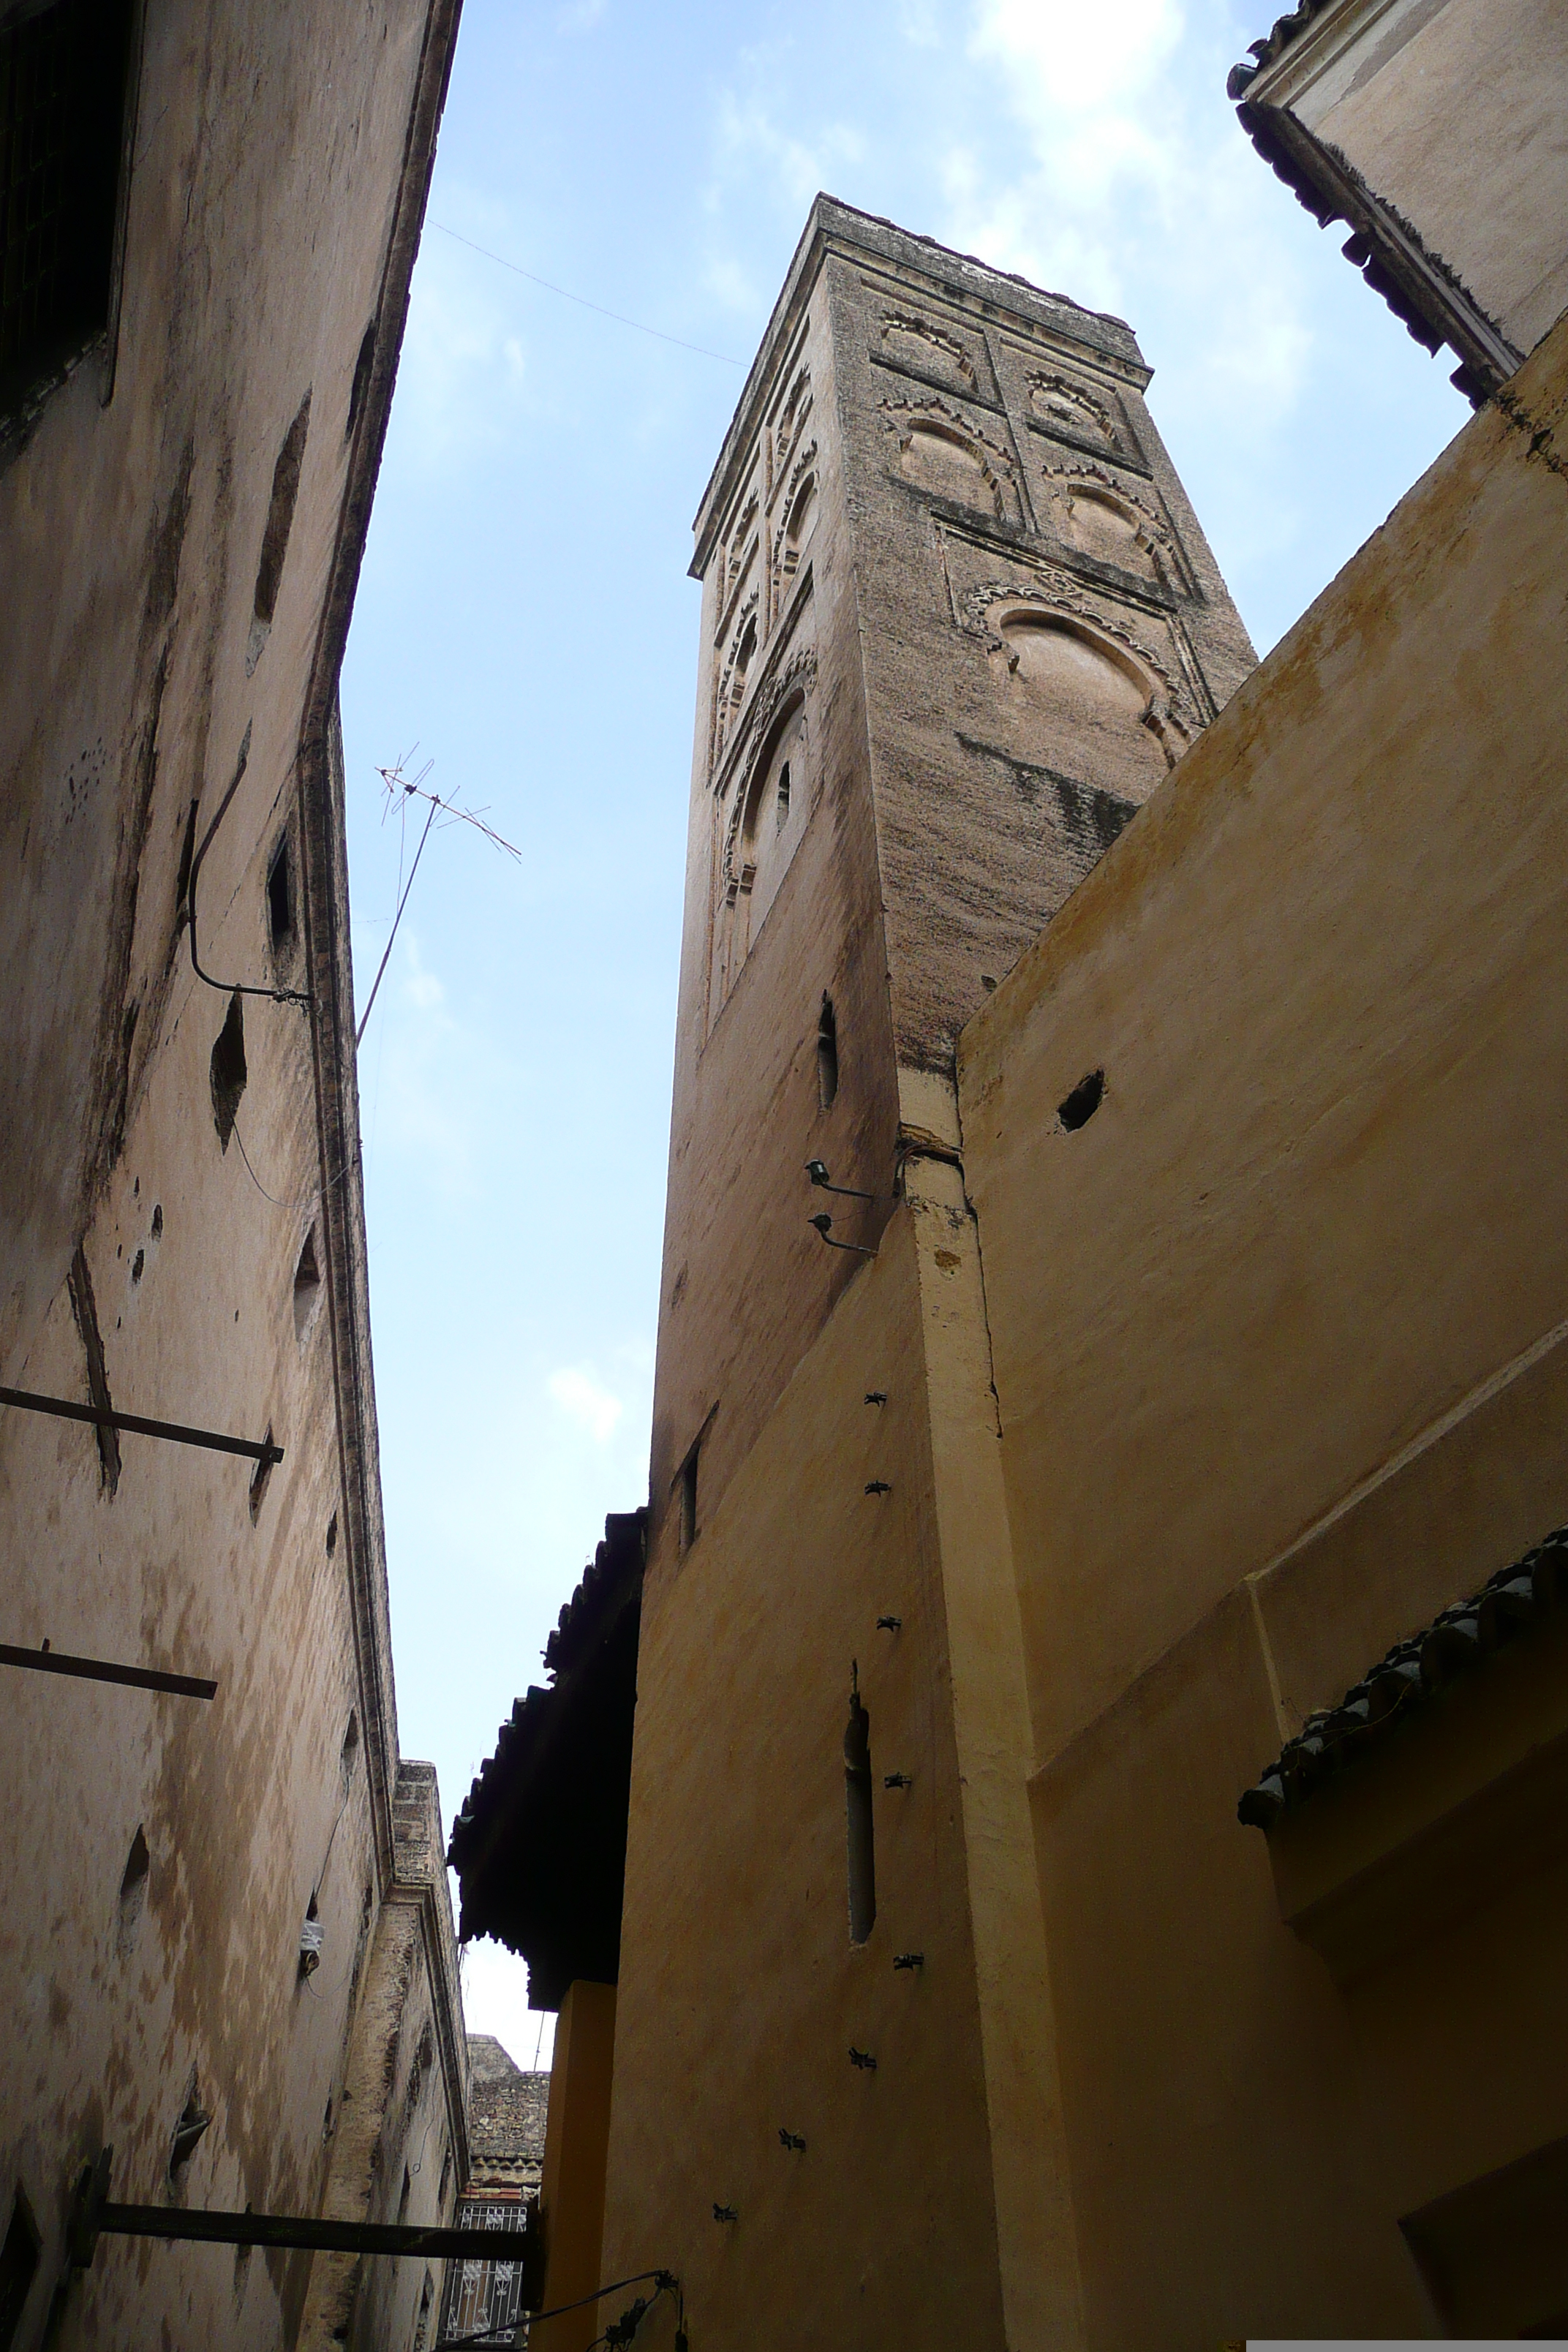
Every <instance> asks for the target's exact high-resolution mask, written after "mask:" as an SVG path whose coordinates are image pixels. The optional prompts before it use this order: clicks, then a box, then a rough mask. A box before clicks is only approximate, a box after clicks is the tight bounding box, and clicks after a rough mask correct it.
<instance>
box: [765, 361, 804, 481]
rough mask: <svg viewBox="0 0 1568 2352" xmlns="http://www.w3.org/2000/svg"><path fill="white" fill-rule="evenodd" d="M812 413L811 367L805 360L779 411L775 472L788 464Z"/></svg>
mask: <svg viewBox="0 0 1568 2352" xmlns="http://www.w3.org/2000/svg"><path fill="white" fill-rule="evenodd" d="M810 414H811V369H810V367H809V365H807V364H806V363H805V362H802V364H801V365H800V366H799V367H798V368H797V369H796V371H795V374H794V376H793V377H792V378H791V379H790V388H789V392H788V394H787V395H786V397H785V400H784V406H783V407H782V408H781V410H780V411H779V420H778V425H777V428H776V430H775V433H774V438H773V468H774V472H775V474H776V473H782V472H783V471H784V467H785V466H787V465H788V463H789V453H790V451H791V450H792V449H793V448H794V446H795V441H796V439H797V438H798V436H799V434H800V430H801V427H802V426H803V425H805V420H806V418H807V416H808V415H810Z"/></svg>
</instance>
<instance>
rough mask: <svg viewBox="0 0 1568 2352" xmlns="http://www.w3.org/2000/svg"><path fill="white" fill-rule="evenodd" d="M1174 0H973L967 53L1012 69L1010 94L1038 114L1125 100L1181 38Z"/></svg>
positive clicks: (1080, 108)
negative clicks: (1092, 2)
mask: <svg viewBox="0 0 1568 2352" xmlns="http://www.w3.org/2000/svg"><path fill="white" fill-rule="evenodd" d="M1182 31H1183V23H1182V12H1181V10H1180V8H1179V7H1178V6H1177V5H1175V0H1096V5H1093V6H1092V7H1090V6H1086V5H1085V0H979V5H978V6H977V8H976V10H975V21H974V29H973V35H972V36H971V40H970V52H971V55H972V56H974V57H978V58H986V57H990V58H996V59H998V60H999V61H1000V63H1001V64H1002V65H1003V66H1004V67H1005V68H1006V70H1007V71H1008V72H1009V73H1010V74H1011V75H1012V76H1013V78H1014V79H1013V95H1014V98H1015V101H1016V103H1017V104H1019V105H1020V106H1021V107H1023V108H1026V109H1027V110H1031V111H1033V112H1035V113H1037V114H1038V115H1041V116H1046V115H1053V116H1054V115H1056V114H1058V113H1073V112H1085V111H1088V110H1091V109H1098V108H1104V107H1105V106H1106V105H1107V104H1108V103H1109V102H1110V101H1111V100H1116V99H1118V98H1121V99H1122V100H1125V98H1126V97H1127V95H1128V93H1129V92H1130V91H1131V90H1133V89H1141V88H1142V87H1143V86H1145V85H1146V84H1147V83H1148V82H1149V81H1151V80H1152V79H1153V78H1154V76H1155V75H1156V74H1157V73H1158V72H1159V70H1160V68H1161V67H1163V65H1164V64H1165V62H1166V61H1167V59H1168V58H1170V56H1171V53H1172V52H1173V49H1174V47H1175V46H1176V43H1177V42H1178V41H1179V40H1180V39H1181V37H1182Z"/></svg>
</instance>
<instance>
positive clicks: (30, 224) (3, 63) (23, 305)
mask: <svg viewBox="0 0 1568 2352" xmlns="http://www.w3.org/2000/svg"><path fill="white" fill-rule="evenodd" d="M130 35H131V9H130V5H129V0H0V413H3V412H6V411H10V410H13V409H15V408H16V407H19V406H20V405H21V404H22V403H23V402H24V401H25V400H26V396H27V394H29V393H30V392H32V391H33V390H34V389H35V388H36V387H37V385H38V384H39V383H42V382H44V381H45V380H46V379H47V377H48V376H49V375H50V374H51V373H53V372H54V371H55V370H56V369H57V368H60V367H63V366H64V365H66V363H67V362H68V361H70V360H72V359H74V358H75V357H76V356H77V354H78V353H79V352H80V351H82V350H83V349H84V347H85V346H86V345H87V344H88V343H89V341H91V340H92V338H93V336H94V335H96V334H98V333H100V332H101V331H102V330H103V329H104V328H105V327H106V326H107V325H108V323H109V310H110V289H111V283H112V279H113V275H114V232H115V214H116V206H117V203H118V199H119V189H120V172H121V148H122V144H123V139H124V110H125V74H126V64H127V59H128V58H129V54H130V47H131V40H130Z"/></svg>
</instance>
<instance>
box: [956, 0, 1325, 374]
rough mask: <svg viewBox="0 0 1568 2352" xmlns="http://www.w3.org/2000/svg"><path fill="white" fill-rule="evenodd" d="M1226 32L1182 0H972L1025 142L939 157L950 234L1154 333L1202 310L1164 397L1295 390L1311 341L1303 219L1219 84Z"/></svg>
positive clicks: (984, 45) (986, 62)
mask: <svg viewBox="0 0 1568 2352" xmlns="http://www.w3.org/2000/svg"><path fill="white" fill-rule="evenodd" d="M1224 38H1225V36H1224V29H1223V27H1222V26H1220V25H1219V24H1217V23H1210V24H1207V25H1205V27H1204V31H1203V37H1201V38H1200V37H1198V36H1197V35H1195V34H1194V35H1188V34H1187V33H1186V30H1185V25H1184V16H1183V11H1182V9H1181V7H1180V6H1179V5H1177V0H1099V5H1096V6H1094V7H1093V8H1089V7H1085V6H1084V5H1081V0H973V5H972V11H971V17H970V40H969V50H970V55H971V57H972V58H973V60H974V61H975V62H976V64H977V65H979V66H980V67H981V68H986V67H989V68H990V69H991V71H992V72H993V73H994V75H995V76H996V77H997V78H998V80H999V83H1000V92H1001V96H1002V98H1003V101H1004V103H1005V106H1006V108H1007V110H1008V111H1009V113H1010V114H1011V115H1012V117H1013V119H1014V121H1015V122H1016V124H1017V126H1018V128H1019V130H1020V131H1022V133H1023V135H1024V147H1025V155H1026V160H1025V161H1023V162H1022V163H1020V160H1019V158H1018V155H1017V151H1016V148H1015V149H1014V150H1013V152H1012V155H1011V160H1010V164H1009V166H1008V167H1007V168H1005V170H1002V171H998V170H997V169H996V167H995V166H994V163H992V162H991V160H990V155H989V151H984V152H982V151H977V150H976V149H974V148H973V146H963V147H960V146H955V147H954V148H953V149H952V151H951V152H949V153H948V154H947V155H946V156H945V157H944V158H943V160H942V186H943V191H944V194H945V195H946V197H947V201H948V205H949V208H950V209H949V216H948V224H947V233H948V234H949V235H950V236H952V237H953V239H954V241H956V242H960V243H963V245H965V246H967V247H969V248H970V249H971V250H972V251H975V252H978V253H981V254H983V255H984V257H985V258H986V259H987V260H989V261H992V262H994V263H996V264H997V265H998V266H1000V267H1001V268H1008V269H1016V270H1017V271H1018V272H1019V273H1020V274H1021V275H1022V276H1024V277H1026V278H1032V279H1033V280H1034V281H1035V282H1036V283H1037V284H1038V285H1043V286H1046V287H1047V288H1052V289H1058V290H1060V291H1062V292H1065V293H1068V294H1070V295H1071V296H1072V297H1073V299H1075V300H1077V301H1079V302H1085V303H1088V304H1089V305H1090V306H1091V307H1093V308H1096V309H1101V310H1112V311H1115V312H1117V313H1118V314H1120V315H1121V316H1125V317H1127V318H1128V319H1129V321H1130V323H1131V326H1132V327H1133V329H1134V331H1142V333H1143V335H1144V337H1145V341H1146V344H1147V339H1148V337H1149V336H1150V335H1151V334H1152V333H1153V334H1158V333H1160V332H1161V331H1162V329H1163V327H1164V325H1165V322H1166V321H1168V320H1173V319H1174V318H1175V316H1176V315H1177V313H1178V312H1179V313H1180V314H1181V315H1182V317H1183V320H1184V321H1185V320H1193V319H1202V320H1204V321H1205V330H1206V331H1205V334H1204V335H1202V336H1201V337H1194V336H1192V335H1191V334H1190V333H1184V334H1183V335H1182V336H1181V339H1180V345H1181V351H1182V363H1183V365H1184V368H1185V370H1186V371H1187V381H1186V383H1175V382H1173V381H1171V380H1170V378H1169V377H1168V378H1167V383H1166V386H1165V387H1164V388H1163V392H1162V404H1163V405H1165V406H1166V407H1167V413H1169V405H1168V404H1169V401H1170V400H1171V398H1172V397H1174V398H1175V399H1176V400H1178V401H1180V400H1183V399H1186V400H1192V399H1194V397H1198V396H1201V397H1202V398H1203V399H1204V400H1205V401H1208V402H1210V403H1218V402H1221V401H1224V402H1226V403H1233V404H1234V403H1238V402H1240V403H1252V404H1257V403H1259V402H1263V403H1268V404H1270V405H1271V406H1273V407H1274V408H1275V409H1284V408H1288V407H1289V405H1290V404H1292V403H1293V402H1294V401H1295V399H1296V398H1297V397H1298V395H1299V394H1300V388H1301V384H1302V382H1303V378H1304V375H1305V372H1306V367H1307V362H1308V359H1309V355H1310V331H1309V329H1308V327H1307V325H1306V323H1305V318H1306V313H1305V304H1304V302H1303V299H1302V289H1301V288H1300V284H1299V274H1298V272H1297V270H1296V269H1295V268H1294V266H1293V263H1292V261H1291V259H1290V258H1289V243H1290V236H1291V232H1292V229H1293V226H1294V224H1293V223H1292V221H1291V219H1290V216H1289V211H1288V209H1287V206H1286V205H1275V204H1273V203H1271V202H1269V201H1268V198H1269V197H1270V195H1271V194H1273V193H1274V192H1272V191H1270V190H1268V187H1267V184H1264V183H1260V167H1259V165H1258V159H1257V157H1256V156H1255V155H1254V154H1253V152H1252V151H1251V149H1250V148H1249V147H1248V145H1247V142H1246V140H1245V139H1243V138H1242V137H1241V135H1240V133H1239V132H1238V131H1237V126H1236V123H1235V121H1234V118H1233V117H1232V115H1231V112H1230V110H1229V108H1228V107H1227V106H1226V105H1225V104H1224V103H1223V101H1222V100H1220V98H1219V89H1220V86H1221V83H1222V81H1223V76H1224V63H1223V60H1222V56H1221V50H1222V47H1223V44H1224ZM1211 51H1212V54H1211ZM1211 85H1212V89H1213V97H1212V99H1211V98H1210V96H1209V95H1208V92H1209V89H1210V86H1211ZM1279 193H1280V194H1282V193H1283V192H1279ZM1287 203H1288V200H1287ZM1200 386H1201V394H1200Z"/></svg>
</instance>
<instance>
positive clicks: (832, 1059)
mask: <svg viewBox="0 0 1568 2352" xmlns="http://www.w3.org/2000/svg"><path fill="white" fill-rule="evenodd" d="M837 1092H838V1021H837V1015H836V1014H835V1013H834V1010H833V999H832V998H831V996H829V995H827V994H826V992H824V995H823V999H822V1017H821V1019H820V1020H819V1021H818V1023H817V1024H816V1094H817V1100H818V1101H819V1102H820V1104H821V1106H822V1108H823V1109H824V1110H831V1109H832V1108H833V1098H834V1097H835V1095H837Z"/></svg>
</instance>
